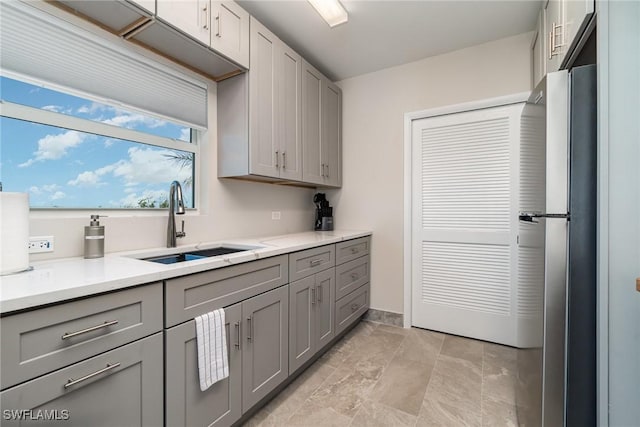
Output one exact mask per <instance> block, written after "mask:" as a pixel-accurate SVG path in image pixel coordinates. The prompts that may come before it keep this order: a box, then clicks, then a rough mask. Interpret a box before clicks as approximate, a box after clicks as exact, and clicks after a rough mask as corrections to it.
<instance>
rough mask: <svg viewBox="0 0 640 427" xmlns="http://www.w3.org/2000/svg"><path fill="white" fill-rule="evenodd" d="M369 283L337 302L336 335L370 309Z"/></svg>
mask: <svg viewBox="0 0 640 427" xmlns="http://www.w3.org/2000/svg"><path fill="white" fill-rule="evenodd" d="M369 292H370V288H369V284H368V283H367V284H366V285H363V286H361V287H360V288H358V289H357V290H355V291H353V292H352V293H350V294H349V295H347V296H346V297H344V298H342V299H340V300H338V301H337V302H336V335H338V334H339V333H340V332H342V331H344V330H345V329H346V328H347V327H348V326H349V325H351V324H352V323H353V322H355V321H357V320H358V319H359V318H360V316H362V315H363V314H364V313H366V311H367V310H368V309H369Z"/></svg>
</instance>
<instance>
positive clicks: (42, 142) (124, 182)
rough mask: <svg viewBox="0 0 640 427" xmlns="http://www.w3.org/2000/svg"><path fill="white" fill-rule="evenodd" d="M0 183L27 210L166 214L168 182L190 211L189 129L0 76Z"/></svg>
mask: <svg viewBox="0 0 640 427" xmlns="http://www.w3.org/2000/svg"><path fill="white" fill-rule="evenodd" d="M0 87H1V91H2V92H1V93H2V98H3V100H2V102H3V105H2V117H1V118H0V129H1V130H0V137H1V144H2V145H1V155H2V164H1V169H0V177H1V180H2V185H3V189H4V191H17V192H28V193H29V195H30V204H31V206H32V207H42V208H50V207H62V208H159V207H166V206H167V202H168V189H169V185H170V183H171V181H173V180H177V181H179V182H181V184H182V185H183V190H184V194H185V198H186V199H187V200H185V203H186V204H187V206H189V207H193V206H194V197H193V194H194V192H193V189H194V185H193V184H194V181H193V177H194V160H195V158H194V156H195V153H196V149H195V148H196V146H195V145H194V144H191V135H192V133H193V132H194V130H193V129H191V128H189V127H186V126H183V125H179V124H175V123H171V122H169V121H167V120H161V119H157V118H154V117H151V116H149V115H144V114H141V113H134V112H131V111H126V110H122V109H119V108H115V107H111V106H108V105H105V104H101V103H97V102H92V101H90V100H87V99H82V98H79V97H76V96H72V95H68V94H64V93H61V92H57V91H54V90H50V89H47V88H45V87H39V86H35V85H31V84H28V83H25V82H21V81H18V80H14V79H11V78H8V77H4V76H1V77H0Z"/></svg>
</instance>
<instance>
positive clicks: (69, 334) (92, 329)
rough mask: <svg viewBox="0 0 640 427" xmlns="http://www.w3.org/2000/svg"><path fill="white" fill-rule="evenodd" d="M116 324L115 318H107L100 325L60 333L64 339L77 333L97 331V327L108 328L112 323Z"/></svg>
mask: <svg viewBox="0 0 640 427" xmlns="http://www.w3.org/2000/svg"><path fill="white" fill-rule="evenodd" d="M117 324H118V321H117V320H109V321H106V322H104V323H103V324H101V325H96V326H92V327H90V328H87V329H82V330H80V331H76V332H65V333H64V335H62V339H63V340H66V339H69V338H73V337H76V336H78V335H82V334H86V333H89V332H93V331H97V330H98V329H102V328H108V327H109V326H113V325H117Z"/></svg>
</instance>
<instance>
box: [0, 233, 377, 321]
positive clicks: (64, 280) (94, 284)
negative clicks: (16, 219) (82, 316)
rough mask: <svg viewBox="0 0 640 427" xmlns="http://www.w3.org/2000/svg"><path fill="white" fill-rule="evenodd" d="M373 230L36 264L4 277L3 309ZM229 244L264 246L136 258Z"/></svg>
mask: <svg viewBox="0 0 640 427" xmlns="http://www.w3.org/2000/svg"><path fill="white" fill-rule="evenodd" d="M370 234H371V232H369V231H345V230H336V231H309V232H304V233H296V234H287V235H281V236H270V237H260V238H255V239H233V240H224V241H219V242H206V243H205V242H203V243H199V244H197V245H185V246H178V247H177V248H157V249H143V250H139V251H131V252H121V253H112V254H107V255H105V256H104V258H97V259H84V258H80V257H78V258H63V259H54V260H48V261H40V262H37V263H33V264H32V267H33V270H32V271H27V272H23V273H17V274H12V275H8V276H2V277H0V313H3V314H4V313H9V312H12V311H17V310H24V309H26V308H31V307H37V306H40V305H44V304H51V303H56V302H60V301H64V300H69V299H74V298H80V297H85V296H89V295H93V294H98V293H101V292H107V291H113V290H117V289H123V288H127V287H130V286H135V285H141V284H144V283H151V282H155V281H159V280H164V279H168V278H171V277H177V276H184V275H187V274H192V273H198V272H201V271H206V270H213V269H216V268H220V267H226V266H229V265H233V264H241V263H243V262H247V261H253V260H256V259H262V258H267V257H271V256H276V255H281V254H286V253H290V252H296V251H300V250H303V249H309V248H313V247H316V246H322V245H328V244H331V243H337V242H341V241H343V240H350V239H356V238H358V237H364V236H368V235H370ZM221 244H224V245H225V246H232V247H233V246H236V247H239V248H242V247H259V248H258V249H250V250H247V251H243V252H236V253H233V254H228V255H222V256H217V257H212V258H204V259H200V260H193V261H186V262H181V263H176V264H158V263H155V262H149V261H143V260H139V259H136V258H135V257H136V256H137V257H142V256H145V257H150V256H160V255H167V254H172V253H177V252H184V251H188V250H197V249H207V248H210V247H216V246H220V245H221Z"/></svg>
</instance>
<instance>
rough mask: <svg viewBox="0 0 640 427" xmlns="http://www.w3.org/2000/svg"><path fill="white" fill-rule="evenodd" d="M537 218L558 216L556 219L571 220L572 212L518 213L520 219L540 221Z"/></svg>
mask: <svg viewBox="0 0 640 427" xmlns="http://www.w3.org/2000/svg"><path fill="white" fill-rule="evenodd" d="M536 218H556V219H566V220H567V221H571V214H569V213H568V212H567V213H564V214H552V213H540V212H520V214H519V215H518V219H519V220H520V221H526V222H533V223H536V224H537V223H538V221H536Z"/></svg>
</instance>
